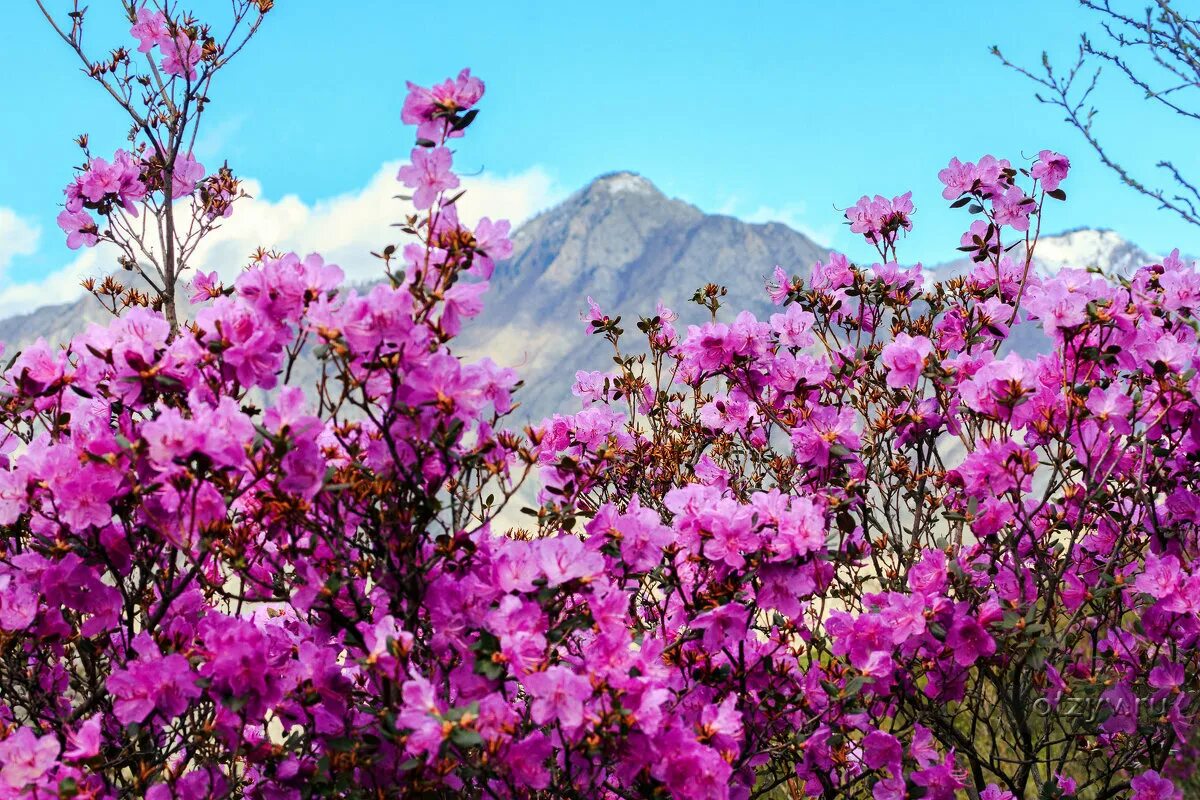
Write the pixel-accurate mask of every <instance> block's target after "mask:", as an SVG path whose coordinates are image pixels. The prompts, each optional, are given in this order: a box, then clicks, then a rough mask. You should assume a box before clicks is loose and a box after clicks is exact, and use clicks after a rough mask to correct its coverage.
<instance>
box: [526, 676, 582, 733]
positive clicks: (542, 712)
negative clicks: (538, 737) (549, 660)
mask: <svg viewBox="0 0 1200 800" xmlns="http://www.w3.org/2000/svg"><path fill="white" fill-rule="evenodd" d="M523 683H524V684H525V690H526V691H527V692H529V694H530V696H531V697H533V705H532V706H530V713H531V714H532V715H533V719H534V721H535V722H537V723H539V724H543V723H549V722H556V723H558V724H560V725H562V726H563V727H564V728H566V729H567V730H571V729H574V728H578V727H579V726H580V725H582V724H583V719H584V702H585V701H586V700H588V699H589V698H590V697H591V696H592V686H591V684H590V683H588V681H587V679H586V678H584V677H583V676H582V675H579V674H577V673H575V672H573V671H572V670H569V669H567V668H566V667H563V666H553V667H548V668H547V669H546V670H545V671H544V672H533V673H530V674H529V675H526V676H525V679H524V681H523Z"/></svg>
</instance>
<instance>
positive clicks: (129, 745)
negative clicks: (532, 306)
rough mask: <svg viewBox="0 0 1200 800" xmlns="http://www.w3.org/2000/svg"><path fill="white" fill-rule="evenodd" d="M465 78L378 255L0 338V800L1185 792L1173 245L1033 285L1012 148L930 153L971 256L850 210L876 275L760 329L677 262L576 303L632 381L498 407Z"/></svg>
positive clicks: (116, 189) (129, 179)
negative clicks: (519, 503)
mask: <svg viewBox="0 0 1200 800" xmlns="http://www.w3.org/2000/svg"><path fill="white" fill-rule="evenodd" d="M161 29H162V21H161V20H158V19H157V18H156V17H155V16H154V15H153V14H145V15H142V16H139V19H138V25H137V26H135V35H137V36H138V37H139V39H141V40H142V42H143V45H146V43H147V42H150V46H149V47H147V50H149V49H150V48H151V47H153V46H159V47H162V41H161V38H160V37H161V36H162V35H163V34H162V33H161V32H160V31H161ZM165 30H166V31H172V30H175V31H178V30H179V29H178V27H177V26H176V27H173V26H172V24H171V23H166V28H165ZM482 95H483V84H482V82H480V81H479V80H478V79H477V78H474V77H472V76H471V75H470V73H469V72H467V71H464V72H462V73H460V75H459V76H458V77H457V78H455V79H450V80H447V81H446V82H445V83H442V84H440V85H438V86H435V87H433V88H432V89H428V88H423V87H419V86H410V90H409V95H408V98H407V100H406V101H405V103H404V111H403V119H404V120H405V122H407V123H408V124H411V125H415V126H416V127H417V143H416V147H415V149H414V150H413V152H412V161H411V163H410V164H409V165H406V166H405V167H403V168H402V169H401V170H400V172H399V174H398V180H399V181H400V182H402V183H403V184H405V185H406V186H407V187H409V188H411V189H414V190H415V196H414V201H415V205H416V206H417V207H418V210H419V211H420V212H421V213H419V214H417V215H414V216H412V217H410V218H409V219H408V220H407V222H405V223H404V224H403V225H402V227H403V229H404V230H405V232H406V233H407V235H408V236H409V237H410V240H409V241H408V242H406V243H404V244H402V245H399V246H398V245H395V244H391V245H388V246H386V247H384V248H381V249H380V254H381V258H382V259H383V261H384V265H385V270H384V274H383V280H381V281H380V282H378V283H376V284H374V285H372V286H370V287H369V288H361V289H359V288H347V287H345V286H344V285H343V283H344V276H343V274H342V272H341V270H340V269H338V268H337V267H336V266H334V265H332V264H328V263H326V262H325V261H324V260H323V259H322V258H321V257H320V256H319V255H315V254H314V255H309V256H305V257H301V256H299V255H296V254H278V253H272V252H269V251H263V252H261V253H260V254H259V255H258V256H257V257H256V258H255V260H254V263H252V264H251V265H250V266H249V268H248V269H246V270H245V271H244V272H242V273H241V274H240V275H239V276H238V277H237V278H236V279H235V280H233V281H231V285H229V286H226V285H224V284H222V283H221V282H220V281H219V280H218V279H217V278H216V276H215V275H214V274H213V273H211V272H209V273H203V272H201V273H198V274H197V275H196V279H195V280H194V281H193V286H192V290H193V300H194V301H195V302H196V303H197V304H198V308H197V309H196V310H195V313H194V319H193V320H191V322H190V323H189V324H186V325H176V324H173V322H172V320H170V319H168V318H167V316H166V315H165V314H164V313H161V312H159V311H156V310H152V309H149V308H140V307H139V308H132V309H129V310H126V311H124V313H121V314H119V315H118V317H117V319H116V320H115V321H113V322H112V323H111V324H109V325H107V326H99V325H94V326H92V327H91V328H89V329H88V330H87V331H86V332H85V333H83V334H82V335H80V336H78V337H76V338H75V339H74V340H73V341H71V342H70V343H68V344H66V345H65V346H64V347H61V348H53V347H51V346H49V345H47V344H46V343H45V342H38V343H37V344H35V345H33V346H31V347H29V348H27V349H26V350H24V351H23V352H21V353H19V354H16V355H15V357H13V358H12V360H11V363H10V364H9V365H8V366H7V367H6V368H5V371H4V373H3V375H2V376H0V436H2V437H3V438H2V439H0V721H2V722H3V725H0V737H2V738H0V797H30V798H36V797H48V796H57V797H88V798H98V799H100V798H104V799H110V798H111V799H112V800H116V798H123V797H147V798H151V799H152V800H167V799H168V798H187V799H191V798H195V799H196V800H199V798H207V797H234V796H237V797H243V798H249V799H250V800H301V798H309V797H338V798H381V797H414V796H421V797H479V798H485V797H487V798H531V799H532V798H544V797H578V798H584V797H587V798H592V797H595V798H613V799H615V798H667V797H670V798H679V799H680V800H701V799H702V798H717V799H718V800H722V799H724V798H731V799H733V800H746V799H747V798H757V797H767V796H769V795H770V793H771V792H773V791H775V790H777V789H779V790H783V791H786V792H788V793H789V795H790V796H793V797H835V796H847V797H855V798H857V797H863V798H866V797H871V798H873V799H874V800H901V798H908V797H928V798H932V799H933V800H950V799H951V798H956V797H961V796H969V797H981V798H986V800H1011V799H1012V798H1016V797H1027V796H1041V797H1046V798H1067V797H1079V798H1092V797H1106V798H1108V797H1126V798H1133V799H1134V800H1152V799H1153V800H1158V799H1159V798H1172V800H1173V798H1176V797H1178V796H1179V794H1178V792H1177V790H1176V789H1175V788H1174V784H1173V783H1172V780H1171V778H1172V777H1174V776H1177V775H1179V774H1181V773H1182V772H1183V771H1185V768H1186V766H1187V764H1188V762H1189V754H1190V751H1189V749H1188V747H1189V745H1190V742H1191V739H1192V732H1193V728H1194V725H1195V722H1196V716H1197V710H1198V709H1197V704H1196V702H1195V700H1194V698H1195V697H1196V694H1197V692H1200V651H1198V650H1197V647H1196V643H1197V639H1198V637H1200V602H1197V587H1200V562H1197V560H1196V558H1197V553H1198V551H1200V459H1198V458H1196V454H1197V452H1200V438H1198V437H1200V426H1198V421H1200V405H1198V401H1197V397H1198V396H1200V391H1198V390H1200V378H1198V377H1197V367H1200V333H1198V332H1197V331H1198V330H1200V326H1197V325H1196V323H1195V320H1194V318H1193V316H1192V311H1193V309H1194V308H1195V307H1196V306H1197V304H1198V302H1200V277H1198V275H1197V272H1196V270H1195V268H1194V266H1191V265H1185V264H1184V263H1183V262H1182V260H1181V259H1179V258H1178V256H1177V254H1176V255H1173V256H1172V257H1170V258H1168V259H1164V260H1163V261H1162V262H1161V263H1156V264H1150V265H1146V266H1144V267H1143V268H1141V269H1140V270H1138V271H1137V272H1136V273H1135V274H1133V275H1130V276H1116V277H1106V276H1102V275H1098V274H1094V273H1091V272H1086V271H1081V270H1064V271H1063V272H1061V273H1060V274H1058V275H1055V276H1053V277H1046V276H1041V275H1039V274H1038V273H1037V272H1036V270H1034V269H1033V267H1032V264H1033V258H1034V250H1035V248H1036V245H1037V235H1036V230H1037V228H1036V226H1034V227H1033V228H1032V231H1033V233H1031V234H1029V235H1026V236H1024V241H1025V248H1024V250H1023V251H1022V250H1018V249H1015V248H1011V247H1006V246H1004V241H1005V238H1006V236H1008V235H1010V234H1011V233H1012V232H1014V231H1015V232H1018V233H1022V234H1023V233H1025V232H1026V231H1027V230H1030V225H1029V224H1028V223H1029V222H1030V220H1032V219H1037V220H1039V221H1040V218H1041V214H1042V206H1041V200H1039V199H1035V198H1034V193H1033V192H1030V193H1028V194H1027V193H1026V192H1025V191H1024V190H1023V189H1021V188H1019V186H1018V183H1019V179H1018V175H1022V174H1024V173H1022V172H1021V171H1020V170H1014V169H1013V168H1012V167H1011V166H1010V165H1009V163H1008V162H1006V161H1000V160H997V159H994V158H990V157H985V158H983V159H980V160H979V161H978V162H977V163H975V164H961V163H960V162H957V161H954V162H952V163H951V166H950V168H948V170H946V171H944V172H943V181H944V182H945V183H946V184H947V187H948V188H947V193H948V195H947V196H948V198H953V199H954V202H955V204H956V205H958V206H960V207H961V206H966V205H968V204H970V208H969V209H968V211H969V213H971V214H973V215H976V216H977V217H980V218H978V219H975V220H974V222H973V223H972V226H973V227H974V226H975V225H977V224H982V225H983V226H984V230H983V231H982V232H980V234H979V238H980V239H981V240H982V241H983V242H984V244H985V246H982V247H977V248H974V249H973V253H974V257H975V262H976V263H975V265H974V266H973V268H972V271H971V272H970V274H968V275H966V276H963V277H960V278H955V279H952V280H948V281H939V282H932V281H927V276H926V275H925V274H924V273H923V271H922V269H921V268H920V266H919V265H913V266H912V267H906V266H902V264H901V262H900V261H899V260H898V258H897V257H896V248H897V237H898V235H899V232H900V231H901V230H907V229H908V228H909V227H910V226H911V220H910V217H911V214H912V204H911V199H910V197H909V195H904V196H901V197H899V198H895V199H894V200H892V201H886V200H883V199H882V198H876V200H874V201H871V200H868V199H866V198H864V200H863V201H860V203H859V204H858V205H856V206H855V207H854V208H853V209H852V210H851V212H850V213H849V214H848V216H849V218H850V220H851V223H852V226H853V227H854V229H855V230H856V231H857V232H859V233H861V234H862V235H863V236H864V238H865V240H866V241H867V242H868V243H869V244H871V245H873V246H874V247H875V248H876V249H877V250H878V251H879V253H880V257H881V261H880V262H879V263H875V264H870V265H859V264H856V263H855V262H854V261H853V260H851V259H850V258H848V257H846V256H844V255H841V254H832V255H831V256H830V257H829V258H828V259H826V260H825V261H824V262H819V263H817V264H816V265H814V266H813V267H812V269H811V272H810V273H809V277H808V279H803V278H799V277H789V276H788V274H787V272H786V271H784V270H782V269H780V270H779V271H778V274H777V275H776V276H775V280H774V286H773V287H772V288H771V292H770V294H771V297H772V299H773V300H774V302H775V303H776V305H777V306H779V308H778V310H777V312H776V313H773V314H771V315H770V316H769V317H768V318H767V319H765V320H764V319H760V318H759V316H758V315H756V314H754V313H752V312H749V311H742V312H741V313H738V314H736V315H735V316H733V317H732V318H727V317H723V316H722V315H721V314H720V313H719V311H720V309H719V303H718V302H717V300H716V298H717V297H718V296H719V295H720V293H719V292H707V293H706V292H698V293H697V298H698V302H700V303H701V304H702V305H703V306H704V307H705V309H706V311H708V312H709V315H708V319H707V321H705V322H699V321H697V322H695V323H694V324H686V322H685V321H684V320H683V317H684V316H685V314H683V313H677V312H676V311H675V310H672V309H669V308H666V307H664V306H662V305H661V304H660V305H659V307H658V308H657V309H656V310H655V313H654V316H652V317H648V318H644V319H642V320H640V321H639V323H638V330H639V331H640V332H641V333H642V334H643V335H644V337H645V341H644V344H642V345H640V350H639V352H638V353H637V355H629V352H630V351H629V350H628V349H627V348H625V347H624V340H623V338H622V337H623V336H624V331H623V329H622V328H621V327H620V317H610V316H609V315H607V314H605V313H604V311H603V310H602V309H601V308H600V307H599V306H598V305H597V304H596V303H594V302H591V303H589V305H590V311H589V313H588V316H587V331H588V332H589V333H591V334H595V335H598V336H600V337H602V338H604V339H606V340H608V341H609V342H611V343H612V344H613V345H614V348H615V353H616V356H617V359H616V360H617V368H616V369H615V370H614V371H612V372H610V373H599V372H592V371H587V370H581V371H580V372H578V373H577V374H576V376H575V386H574V392H575V394H576V395H577V396H578V397H579V398H580V401H581V406H582V407H581V409H580V410H579V411H577V412H575V413H562V414H557V415H555V416H553V417H551V418H550V419H547V420H544V421H542V422H541V423H539V424H538V425H536V426H534V427H532V428H529V429H526V430H525V431H523V432H519V431H515V430H511V429H509V428H508V427H507V425H508V421H507V420H508V417H509V415H510V414H511V413H512V411H513V409H514V407H515V397H514V393H515V392H516V390H517V387H518V383H519V381H518V377H517V375H516V374H515V373H514V372H513V371H512V370H510V369H506V368H502V367H500V366H498V365H497V364H495V363H493V362H492V361H490V360H487V359H484V360H481V361H474V362H473V361H469V360H466V359H464V358H462V357H461V356H460V355H459V354H458V353H457V352H456V351H455V336H456V335H457V334H458V333H459V331H460V330H461V329H462V327H463V326H464V325H465V324H468V322H469V320H470V318H472V317H474V316H476V315H478V314H479V312H480V310H481V308H482V302H483V300H482V297H483V295H484V294H485V292H486V290H487V287H488V281H489V280H490V279H491V277H492V274H493V272H494V270H495V269H496V268H497V262H498V261H501V260H503V259H504V258H505V257H506V256H507V255H509V254H510V253H511V248H512V245H511V242H510V241H509V240H508V231H509V229H508V226H507V223H504V222H496V221H492V220H490V219H486V218H485V219H483V220H481V221H479V222H478V223H477V224H476V225H475V226H474V227H468V226H466V225H465V224H463V223H461V222H460V220H459V218H458V212H457V206H456V201H457V195H456V194H452V192H454V190H455V189H457V187H458V185H459V179H458V177H457V176H456V175H455V174H454V173H453V171H452V156H451V152H450V150H449V149H448V148H447V143H448V142H449V141H450V140H451V139H460V138H461V137H462V136H463V134H464V133H465V132H466V131H467V130H468V129H469V128H470V126H471V125H472V123H473V122H474V120H475V119H476V117H477V113H478V108H477V105H478V103H479V101H480V100H481V99H482ZM163 163H172V164H173V169H174V170H175V172H174V173H173V174H172V179H171V180H166V173H165V172H163V171H161V170H157V171H156V168H154V167H153V166H150V165H149V164H150V162H149V161H143V162H141V164H140V165H138V164H137V162H135V161H126V160H122V159H114V164H109V163H108V162H102V163H94V162H90V165H89V167H88V168H87V170H85V173H84V174H83V175H81V177H80V179H79V180H78V181H77V182H76V184H73V185H74V186H77V189H75V190H72V191H73V192H74V194H73V195H72V194H71V192H69V194H68V197H69V201H70V202H72V203H73V204H74V200H71V198H72V197H73V198H74V199H76V200H78V203H77V204H74V205H75V210H74V211H72V210H71V209H70V208H69V209H68V212H69V213H79V212H80V211H82V209H86V208H89V207H90V206H89V205H88V204H102V203H108V204H112V205H123V203H124V202H125V200H126V199H128V200H130V201H131V202H137V192H138V191H139V187H140V191H142V192H149V191H153V190H161V191H163V192H165V193H168V194H172V195H173V194H175V193H176V191H179V192H181V193H183V192H182V190H183V189H187V190H188V191H189V192H190V191H191V190H192V187H194V186H195V185H196V184H197V182H199V183H200V191H201V193H202V194H203V193H207V192H210V191H214V190H213V189H212V188H211V186H209V184H210V183H211V181H212V180H213V178H211V177H210V178H208V179H204V180H201V177H202V174H203V170H202V169H200V168H199V167H198V165H194V161H192V160H191V159H190V157H188V156H183V155H180V154H176V156H175V157H174V161H173V162H171V161H167V162H163ZM135 167H136V170H137V172H136V175H134V172H133V170H134V169H135ZM1065 169H1066V162H1065V159H1062V158H1061V157H1059V156H1057V155H1056V154H1052V153H1043V154H1042V155H1041V156H1039V161H1038V163H1037V164H1035V165H1034V166H1033V169H1032V170H1030V171H1029V174H1028V176H1027V177H1028V178H1029V179H1030V180H1032V181H1034V182H1040V185H1041V186H1042V188H1043V189H1045V190H1046V191H1045V193H1044V195H1039V197H1044V196H1048V195H1049V194H1050V192H1052V191H1059V187H1058V184H1060V183H1061V182H1062V180H1063V178H1064V176H1065ZM175 178H178V179H179V181H181V183H180V184H178V185H177V184H176V182H175ZM1051 183H1053V184H1054V188H1053V189H1051V188H1050V184H1051ZM206 186H209V188H206ZM152 187H154V188H152ZM1018 194H1019V195H1020V197H1021V198H1022V199H1021V200H1019V201H1018V200H1015V199H1014V198H1016V197H1017V195H1018ZM963 197H965V198H967V202H966V203H961V202H959V201H960V200H961V199H962V198H963ZM972 201H973V202H972ZM72 224H73V223H72ZM74 234H75V235H76V236H81V237H82V236H86V235H88V234H87V230H86V226H84V225H82V224H81V225H80V226H79V227H78V228H77V229H75V231H74ZM501 268H502V267H501ZM677 323H678V324H677ZM1025 327H1030V328H1032V327H1037V328H1040V329H1041V331H1042V332H1043V335H1044V337H1045V342H1046V347H1045V348H1044V352H1041V353H1037V354H1034V353H1029V352H1021V351H1016V352H1013V351H1008V352H1005V353H1004V354H1003V355H1002V354H1001V351H1002V350H1003V349H1004V348H1005V346H1006V345H1010V344H1011V343H1012V342H1013V341H1014V339H1013V337H1012V331H1013V330H1022V329H1023V328H1025ZM306 358H310V359H312V361H311V362H308V363H315V364H316V370H315V374H313V372H312V371H311V370H308V369H306V368H305V366H304V364H305V361H304V360H305V359H306ZM531 474H536V475H537V477H538V480H539V482H540V486H541V489H540V493H539V495H538V499H537V500H536V501H535V502H534V504H533V505H534V506H536V507H527V508H526V509H524V510H525V511H526V512H527V513H526V515H525V517H526V518H527V521H526V522H525V523H524V524H518V525H515V526H513V525H509V524H504V523H503V522H502V521H505V522H507V521H509V516H508V515H507V513H506V512H507V511H508V510H509V506H510V501H512V500H513V499H514V497H516V495H517V493H518V491H519V490H520V489H521V487H522V484H523V482H524V480H525V479H526V477H527V475H531ZM502 528H503V529H502Z"/></svg>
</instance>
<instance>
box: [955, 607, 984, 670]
mask: <svg viewBox="0 0 1200 800" xmlns="http://www.w3.org/2000/svg"><path fill="white" fill-rule="evenodd" d="M946 644H947V645H949V646H950V648H951V649H952V650H953V651H954V660H955V662H956V663H958V664H959V665H960V666H963V667H969V666H971V665H972V664H974V663H975V662H976V661H978V660H979V659H981V658H986V657H988V656H990V655H992V654H993V653H995V652H996V640H995V639H993V638H992V637H991V636H990V635H989V634H988V632H987V631H986V630H985V629H984V627H983V626H982V625H980V624H979V621H978V620H976V619H975V618H974V617H972V616H967V615H963V616H959V617H957V618H956V619H955V621H954V625H952V626H951V628H950V630H949V631H947V632H946Z"/></svg>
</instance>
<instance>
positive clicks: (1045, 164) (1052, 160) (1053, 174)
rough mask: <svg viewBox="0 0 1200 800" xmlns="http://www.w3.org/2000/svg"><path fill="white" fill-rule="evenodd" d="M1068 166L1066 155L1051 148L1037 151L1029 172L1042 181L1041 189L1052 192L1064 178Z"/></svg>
mask: <svg viewBox="0 0 1200 800" xmlns="http://www.w3.org/2000/svg"><path fill="white" fill-rule="evenodd" d="M1070 168H1071V161H1070V159H1068V158H1067V157H1066V156H1064V155H1062V154H1061V153H1055V152H1054V151H1053V150H1043V151H1041V152H1040V153H1038V160H1037V161H1036V162H1034V165H1033V168H1032V169H1031V170H1029V174H1030V175H1031V176H1032V177H1033V178H1035V179H1037V180H1040V181H1041V182H1042V188H1043V189H1045V190H1046V191H1047V192H1053V191H1054V190H1056V189H1057V188H1058V186H1059V184H1061V183H1062V182H1063V181H1064V180H1065V179H1066V177H1067V171H1068V170H1069V169H1070Z"/></svg>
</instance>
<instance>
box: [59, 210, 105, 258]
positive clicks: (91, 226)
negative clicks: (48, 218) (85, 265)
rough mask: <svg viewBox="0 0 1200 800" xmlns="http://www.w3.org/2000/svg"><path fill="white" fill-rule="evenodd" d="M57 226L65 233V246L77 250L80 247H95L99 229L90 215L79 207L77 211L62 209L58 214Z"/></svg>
mask: <svg viewBox="0 0 1200 800" xmlns="http://www.w3.org/2000/svg"><path fill="white" fill-rule="evenodd" d="M58 227H60V228H62V229H63V233H65V234H67V247H69V248H71V249H72V250H78V249H79V248H80V247H95V245H96V242H97V241H99V236H98V234H99V232H100V231H99V229H98V228H97V227H96V220H94V219H92V215H91V214H89V213H88V212H86V211H84V210H82V209H80V210H79V211H62V212H60V213H59V215H58Z"/></svg>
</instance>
